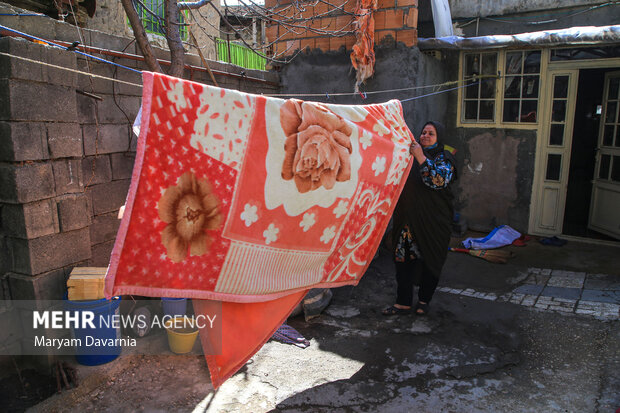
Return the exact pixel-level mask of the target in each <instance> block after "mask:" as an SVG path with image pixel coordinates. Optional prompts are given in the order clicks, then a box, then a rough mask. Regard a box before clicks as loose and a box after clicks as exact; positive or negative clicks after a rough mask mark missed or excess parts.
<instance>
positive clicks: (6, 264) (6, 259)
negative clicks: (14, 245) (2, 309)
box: [0, 206, 12, 300]
mask: <svg viewBox="0 0 620 413" xmlns="http://www.w3.org/2000/svg"><path fill="white" fill-rule="evenodd" d="M0 209H2V207H1V206H0ZM11 263H12V262H11V254H10V251H9V247H8V245H7V238H6V237H5V236H4V235H3V234H2V235H0V281H1V282H2V289H3V293H5V292H6V291H8V290H5V283H6V279H5V278H3V277H4V275H3V274H6V273H7V272H9V271H10V270H11ZM8 298H9V297H7V296H5V294H3V295H2V296H0V299H7V300H8Z"/></svg>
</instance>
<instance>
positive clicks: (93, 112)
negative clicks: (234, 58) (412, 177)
mask: <svg viewBox="0 0 620 413" xmlns="http://www.w3.org/2000/svg"><path fill="white" fill-rule="evenodd" d="M17 22H18V23H19V22H21V23H23V25H21V26H20V25H19V24H15V21H13V23H14V24H10V23H11V22H10V21H7V20H6V19H5V20H2V18H0V23H1V24H4V25H7V26H9V27H12V28H15V29H16V30H20V31H23V32H26V33H31V29H32V28H31V27H29V26H28V25H30V24H32V25H35V26H36V27H37V28H39V32H38V33H37V35H38V36H40V37H43V38H46V39H55V37H56V38H57V37H61V39H63V40H64V38H66V36H69V35H70V34H71V33H75V27H73V26H69V25H68V24H65V23H60V22H55V21H54V20H51V19H44V20H40V21H36V22H33V21H32V20H30V21H25V20H20V21H17ZM41 23H44V25H43V27H46V26H45V25H48V26H47V27H48V29H49V30H48V31H47V32H44V31H41V29H40V27H41ZM67 26H68V27H67ZM63 33H64V36H65V37H64V38H63ZM58 34H60V36H58ZM55 35H56V36H55ZM85 36H87V37H88V38H89V42H90V44H93V45H95V46H97V47H100V48H106V49H112V50H124V49H125V51H127V52H129V53H133V54H135V53H136V50H135V44H134V43H132V39H129V38H122V37H116V36H111V35H107V34H104V33H100V32H95V31H85ZM0 52H3V53H7V54H10V55H15V56H21V57H25V58H28V59H32V60H35V61H41V62H45V63H48V64H51V65H56V66H61V67H64V68H69V69H75V70H79V71H83V72H90V73H93V74H99V75H102V76H106V77H113V78H117V79H120V80H123V81H126V82H131V83H137V84H141V75H140V73H135V72H131V71H129V70H127V69H123V68H117V67H115V66H112V65H109V64H107V63H104V62H96V61H93V60H90V61H89V62H88V63H87V62H86V60H85V59H84V58H83V57H81V56H79V55H77V54H75V53H72V52H69V51H65V50H62V49H59V48H52V47H47V46H43V45H40V44H36V43H32V42H29V41H27V40H24V39H17V38H10V37H3V38H0ZM156 53H157V55H158V57H160V58H168V59H169V56H168V53H167V52H166V51H164V50H161V49H156ZM104 57H105V58H107V59H111V57H110V56H104ZM114 60H115V61H116V62H118V63H120V64H122V65H125V66H130V67H133V68H135V69H138V70H143V69H144V67H142V64H143V63H142V62H140V61H137V60H133V59H128V58H115V59H114ZM187 63H188V64H191V65H194V66H196V67H199V66H201V63H200V60H199V58H198V57H197V56H187ZM209 64H210V67H211V68H212V69H213V70H215V71H220V72H222V74H220V75H218V74H216V79H217V81H218V83H219V85H220V86H221V87H225V88H229V89H238V90H244V91H248V92H252V93H277V92H278V90H279V84H278V83H277V81H278V78H277V75H275V74H270V73H267V72H260V71H251V70H245V71H244V73H241V70H243V69H241V68H238V67H236V66H231V65H226V64H223V63H219V62H209ZM164 68H165V66H164ZM186 78H192V79H193V80H196V81H199V82H203V83H209V84H210V83H211V81H210V78H209V77H208V75H207V73H206V72H205V71H198V70H187V71H186ZM256 78H260V79H262V80H263V81H253V80H252V79H256ZM82 92H87V93H89V94H91V95H96V96H98V97H99V98H100V100H99V99H96V98H93V97H91V96H86V95H84V94H83V93H82ZM141 93H142V89H141V88H140V87H136V86H131V85H127V84H121V83H116V82H112V81H110V80H104V79H100V78H91V77H89V76H84V75H81V74H78V73H75V72H70V71H66V70H61V69H57V68H52V67H50V66H44V65H40V64H37V63H32V62H27V61H23V60H19V59H17V58H12V57H8V56H4V55H0V298H5V299H6V300H5V301H0V319H2V313H3V312H4V311H17V310H16V308H17V307H19V303H18V301H16V300H59V299H62V297H63V294H64V291H65V286H66V284H65V283H66V279H67V278H68V275H69V273H70V272H71V270H72V269H73V267H75V266H107V265H108V263H109V259H110V252H111V250H112V247H113V245H114V240H115V238H116V232H117V230H118V227H119V223H120V222H119V220H118V219H117V215H118V210H119V208H120V206H121V205H123V204H124V203H125V198H126V195H127V191H128V188H129V182H130V178H131V172H132V169H133V163H134V158H135V151H136V143H137V142H136V139H137V138H136V136H135V135H133V133H132V130H131V125H132V123H133V120H134V119H135V117H136V115H137V113H138V109H139V106H140V100H141ZM0 327H2V325H0ZM7 330H8V329H1V328H0V347H2V346H9V347H11V346H13V348H14V347H15V346H16V345H20V342H21V345H22V346H25V345H27V340H25V339H22V338H20V337H8V336H7V334H6V333H5V331H7ZM0 354H3V353H2V352H0ZM5 354H6V353H5ZM1 362H2V357H0V364H1Z"/></svg>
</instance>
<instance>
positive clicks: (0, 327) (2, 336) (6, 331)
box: [0, 308, 23, 355]
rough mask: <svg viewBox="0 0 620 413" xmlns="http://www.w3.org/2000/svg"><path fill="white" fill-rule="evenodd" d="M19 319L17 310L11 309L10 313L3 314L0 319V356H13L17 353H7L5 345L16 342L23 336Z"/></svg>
mask: <svg viewBox="0 0 620 413" xmlns="http://www.w3.org/2000/svg"><path fill="white" fill-rule="evenodd" d="M20 321H21V320H20V318H19V310H18V309H16V308H13V309H12V310H11V311H8V312H4V313H3V314H2V317H0V343H1V344H0V349H1V350H0V351H1V352H2V354H3V355H4V354H14V355H17V354H19V353H7V352H6V350H7V349H6V344H7V343H14V342H16V341H18V340H19V339H20V338H21V337H22V335H23V329H22V323H21V322H20Z"/></svg>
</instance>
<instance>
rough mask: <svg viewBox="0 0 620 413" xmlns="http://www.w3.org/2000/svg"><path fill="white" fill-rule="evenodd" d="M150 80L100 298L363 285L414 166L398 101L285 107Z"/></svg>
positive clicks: (251, 295) (217, 295)
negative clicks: (135, 159)
mask: <svg viewBox="0 0 620 413" xmlns="http://www.w3.org/2000/svg"><path fill="white" fill-rule="evenodd" d="M151 76H153V80H152V88H151V91H150V93H151V99H150V106H149V107H145V108H143V111H144V115H143V125H148V127H144V128H143V130H142V132H141V136H140V141H139V152H140V156H141V157H142V160H141V161H140V162H141V163H140V165H139V167H138V168H137V170H136V171H134V180H136V181H137V183H136V184H135V188H134V189H133V190H132V192H130V195H129V197H128V208H129V211H130V212H129V215H127V212H126V216H125V217H124V218H123V221H126V222H124V225H123V224H122V228H123V227H124V229H123V231H119V237H117V238H118V239H117V243H116V245H115V248H114V251H113V264H112V265H111V268H110V272H111V274H112V275H113V276H112V278H111V279H112V281H111V282H110V280H108V282H107V284H106V291H107V292H108V293H114V294H119V293H126V294H127V293H129V294H141V295H151V296H157V295H163V292H164V291H165V292H167V296H171V295H170V292H171V291H174V295H175V296H183V297H190V298H191V297H193V298H212V299H228V298H230V297H235V300H237V301H239V300H242V301H244V302H245V301H248V302H249V301H253V300H258V301H261V300H268V299H272V298H273V297H280V296H282V295H283V294H289V293H290V292H292V291H298V290H299V289H304V288H310V287H313V286H317V285H326V286H328V285H330V284H331V285H342V284H350V283H356V282H357V281H358V280H359V278H360V277H361V276H362V274H363V272H364V270H365V268H366V267H367V266H368V264H369V262H370V259H372V254H371V252H373V251H374V248H376V246H377V245H378V244H379V242H380V239H381V237H382V235H383V231H384V229H385V226H386V225H387V220H388V219H389V215H390V214H391V211H392V210H393V207H394V205H395V202H396V200H397V198H398V195H399V191H400V189H401V187H402V183H401V182H400V180H401V178H402V176H403V174H404V173H405V172H406V171H407V169H408V167H409V159H410V157H409V154H408V146H409V142H410V141H411V133H410V132H409V130H408V129H407V127H406V125H405V123H404V120H403V118H402V109H401V107H400V104H399V103H398V102H397V101H392V102H389V103H385V104H377V105H367V106H345V105H327V104H321V103H315V102H303V101H299V100H294V99H291V100H286V101H285V100H281V99H275V98H266V97H263V96H256V95H248V94H245V93H242V92H238V91H229V90H224V89H219V88H215V87H210V86H207V85H200V84H196V83H193V82H189V81H181V80H179V79H174V78H170V77H168V76H165V75H159V74H157V75H151ZM136 176H137V177H138V179H136ZM132 185H134V182H133V180H132ZM115 257H116V258H115Z"/></svg>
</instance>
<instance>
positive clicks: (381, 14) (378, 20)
mask: <svg viewBox="0 0 620 413" xmlns="http://www.w3.org/2000/svg"><path fill="white" fill-rule="evenodd" d="M372 17H373V18H374V19H375V30H384V29H393V27H387V26H386V25H385V10H378V11H376V12H374V13H373V14H372Z"/></svg>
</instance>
